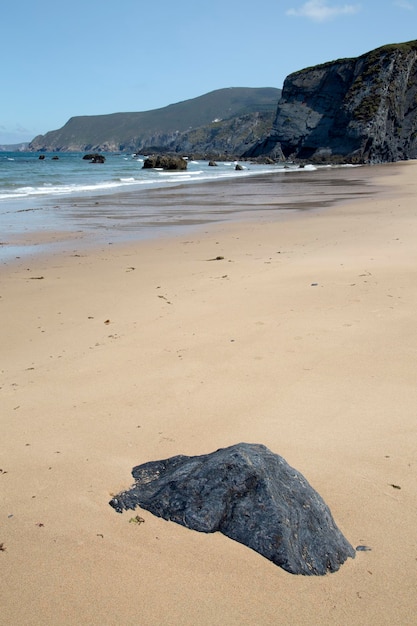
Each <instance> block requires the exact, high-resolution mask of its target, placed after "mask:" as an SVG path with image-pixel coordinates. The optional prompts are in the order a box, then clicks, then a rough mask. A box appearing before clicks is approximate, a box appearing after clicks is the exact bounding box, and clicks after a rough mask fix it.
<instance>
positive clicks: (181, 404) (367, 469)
mask: <svg viewBox="0 0 417 626" xmlns="http://www.w3.org/2000/svg"><path fill="white" fill-rule="evenodd" d="M362 169H363V172H364V173H363V174H360V175H363V176H364V177H366V176H367V177H369V179H370V180H371V181H372V183H373V184H374V185H375V188H377V189H378V191H375V193H371V194H363V195H360V194H359V195H358V197H357V198H356V199H355V200H353V201H350V202H341V203H339V204H336V205H335V206H329V205H331V198H330V200H329V198H326V202H324V200H323V204H326V205H327V206H326V207H325V208H320V197H317V198H316V203H315V205H314V210H310V211H309V210H306V211H288V212H282V214H281V215H279V216H278V215H277V214H275V213H274V214H272V213H270V214H268V213H265V214H264V215H263V217H262V218H260V219H259V220H254V219H252V220H251V221H244V219H240V221H239V222H233V221H228V222H227V223H222V224H210V225H206V226H201V228H200V229H199V230H195V231H193V232H187V234H186V235H180V236H176V237H166V236H164V237H160V238H158V239H155V240H152V241H139V242H131V243H129V244H125V245H121V244H117V245H116V244H115V245H108V244H103V245H101V246H100V247H99V248H94V249H89V248H87V247H86V246H81V245H80V247H77V240H76V238H74V239H73V240H71V242H70V244H69V245H68V247H67V248H66V249H65V248H64V249H63V250H62V251H60V252H57V253H55V254H53V255H50V256H48V257H46V256H38V257H30V258H22V259H20V260H14V261H13V262H12V261H10V262H8V263H7V264H5V265H3V267H2V268H1V285H0V319H1V322H2V323H1V325H0V345H1V352H0V354H1V365H0V371H1V382H0V406H1V409H0V411H1V422H0V423H1V430H2V435H1V438H0V495H1V507H0V547H1V550H0V567H1V572H2V582H1V585H0V606H1V610H0V623H1V624H4V625H5V626H6V625H11V624H13V625H16V626H17V625H22V626H23V625H25V626H26V625H27V626H29V625H39V624H42V625H43V626H46V625H54V626H57V625H80V624H82V625H95V624H106V625H107V624H108V625H116V624H117V625H118V624H129V625H132V626H133V625H136V624H141V625H152V626H153V625H155V626H156V625H180V624H181V625H195V624H200V625H218V624H224V625H227V626H229V625H230V626H232V625H241V624H248V625H254V624H259V625H273V624H294V625H298V624H300V625H302V624H310V625H311V624H317V625H319V624H320V625H323V624H329V625H330V624H332V625H333V624H338V625H348V624H349V625H352V624H355V625H363V626H365V625H366V626H368V625H370V624H375V625H388V624H389V625H391V626H392V625H393V624H398V625H401V626H406V625H412V624H416V623H417V617H416V616H417V593H416V586H417V535H416V515H417V489H416V469H417V419H416V407H417V384H416V355H417V335H416V324H415V316H416V310H417V281H416V268H417V246H416V241H417V210H416V196H417V183H416V180H417V176H416V174H417V162H415V161H414V162H404V163H398V164H390V165H387V166H382V167H377V168H375V169H373V168H362ZM365 171H366V173H365ZM358 175H359V174H357V173H356V174H355V176H358ZM220 196H221V194H219V197H220ZM222 197H223V202H224V204H225V206H226V207H227V195H226V196H222ZM270 201H271V202H272V199H271V200H270ZM263 202H264V204H265V206H266V205H267V204H268V200H267V198H266V197H265V198H264V199H263ZM241 441H244V442H250V443H262V444H264V445H266V446H267V447H268V448H270V449H271V450H272V451H273V452H276V453H277V454H280V455H281V456H283V457H284V458H285V459H286V460H287V462H288V463H289V464H290V465H292V466H293V467H295V468H296V469H297V470H299V471H300V472H301V473H302V474H304V476H305V477H306V478H307V480H308V481H309V482H310V483H311V484H312V486H313V487H314V488H315V489H316V490H317V491H318V492H319V493H320V495H321V496H322V497H323V499H324V500H325V501H326V503H327V504H328V506H329V507H330V509H331V511H332V514H333V516H334V518H335V520H336V522H337V524H338V526H339V528H340V529H341V530H342V532H343V533H344V535H345V536H346V538H347V539H348V540H349V541H350V542H351V544H352V545H353V546H354V547H356V546H358V545H366V546H368V547H369V548H371V549H370V550H369V551H366V552H357V553H356V557H355V559H348V561H347V562H346V563H345V564H344V565H343V566H342V567H341V569H340V570H339V571H338V572H337V573H334V574H329V575H327V576H324V577H314V576H313V577H303V576H294V575H291V574H288V573H286V572H285V571H283V570H282V569H280V568H279V567H277V566H276V565H274V564H273V563H271V562H270V561H268V560H267V559H265V558H263V557H262V556H260V555H259V554H257V553H256V552H254V551H252V550H250V549H249V548H247V547H245V546H243V545H240V544H239V543H236V542H234V541H232V540H230V539H228V538H226V537H224V536H222V535H221V534H219V533H216V534H202V533H198V532H195V531H192V530H189V529H186V528H184V527H182V526H179V525H177V524H174V523H172V522H166V521H164V520H161V519H159V518H157V517H154V516H153V515H151V514H150V513H148V512H146V511H143V510H140V509H138V510H137V511H136V512H135V513H134V514H132V513H131V512H127V513H123V514H122V515H119V514H117V513H116V512H115V511H114V510H113V509H112V508H111V507H110V506H109V505H108V502H109V500H110V498H111V497H112V495H113V494H116V493H118V492H119V491H121V490H123V489H127V488H129V487H130V486H131V484H132V482H133V480H132V478H131V470H132V468H133V467H134V466H135V465H138V464H140V463H144V462H146V461H150V460H156V459H164V458H167V457H170V456H173V455H177V454H186V455H197V454H204V453H208V452H212V451H214V450H216V449H218V448H221V447H225V446H228V445H231V444H234V443H238V442H241ZM136 513H138V514H139V515H140V516H141V517H142V518H143V519H144V520H145V521H144V523H142V524H140V525H138V524H134V523H130V521H129V520H131V518H132V517H133V516H134V515H136Z"/></svg>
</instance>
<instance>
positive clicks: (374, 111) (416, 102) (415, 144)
mask: <svg viewBox="0 0 417 626" xmlns="http://www.w3.org/2000/svg"><path fill="white" fill-rule="evenodd" d="M260 155H268V156H271V157H273V158H278V159H300V160H309V161H316V162H357V163H380V162H388V161H398V160H404V159H410V158H417V41H412V42H409V43H405V44H396V45H389V46H384V47H382V48H378V49H376V50H373V51H372V52H369V53H367V54H364V55H362V56H360V57H358V58H355V59H342V60H338V61H334V62H331V63H325V64H323V65H319V66H316V67H311V68H307V69H304V70H301V71H299V72H295V73H294V74H291V75H289V76H288V77H287V78H286V80H285V82H284V87H283V91H282V97H281V99H280V101H279V103H278V108H277V113H276V117H275V121H274V124H273V128H272V131H271V133H270V135H269V136H268V137H267V138H266V139H265V140H263V141H261V142H258V143H257V144H255V145H254V146H253V147H252V148H250V149H249V150H248V151H246V153H245V154H244V156H246V157H256V156H260Z"/></svg>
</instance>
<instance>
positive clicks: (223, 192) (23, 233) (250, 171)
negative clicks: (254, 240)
mask: <svg viewBox="0 0 417 626" xmlns="http://www.w3.org/2000/svg"><path fill="white" fill-rule="evenodd" d="M84 154H85V153H59V154H54V153H43V154H42V155H40V154H39V153H31V152H0V261H4V260H8V259H10V258H14V257H21V256H22V255H27V254H33V253H37V252H45V251H49V250H51V251H52V249H53V248H54V247H59V245H60V244H59V240H60V239H65V233H68V234H69V233H72V234H74V233H79V234H80V238H83V240H91V241H95V242H100V241H109V240H110V239H111V241H112V242H118V241H126V240H132V239H143V238H150V237H155V236H158V235H159V234H161V233H164V234H165V233H170V232H171V231H175V230H178V229H179V228H181V229H182V230H184V229H187V228H188V229H189V228H195V227H196V226H197V225H201V224H204V223H209V222H217V221H222V220H226V219H231V218H233V219H235V218H236V215H237V214H239V212H244V211H246V212H247V213H251V214H253V213H254V211H255V212H256V211H260V210H262V209H265V208H266V207H267V204H268V203H269V205H270V199H271V195H272V197H277V198H281V199H284V200H285V202H286V204H287V205H288V203H289V202H290V203H291V196H292V197H293V201H294V198H295V199H296V198H297V197H298V196H299V194H300V190H299V189H298V191H297V185H295V186H294V184H293V185H292V186H291V187H288V185H285V184H284V183H288V182H290V180H291V181H293V182H294V181H297V179H298V180H299V181H300V182H301V180H302V179H301V178H299V177H298V176H297V177H296V178H295V179H294V176H292V177H291V178H288V174H292V175H295V174H301V173H302V174H303V181H304V183H305V182H306V175H307V174H309V175H313V174H315V173H316V170H317V169H320V168H317V167H315V166H313V165H311V166H306V167H304V168H301V167H299V166H297V165H295V164H291V163H289V164H288V163H286V164H274V165H261V164H254V163H249V162H240V163H239V165H240V167H241V168H242V169H236V165H237V162H236V161H216V165H215V166H211V165H209V162H208V161H203V160H188V166H187V169H186V170H184V171H181V172H179V171H174V172H168V171H162V170H158V169H143V163H144V160H145V158H146V157H144V156H138V155H134V154H105V162H104V163H91V162H90V161H88V160H85V159H83V156H84ZM40 157H41V158H40ZM324 169H326V168H324ZM250 179H252V180H255V179H256V180H257V181H258V182H259V181H264V182H263V186H261V185H257V186H254V185H246V184H245V181H246V182H249V180H250ZM316 180H317V181H318V179H316ZM268 181H269V182H270V183H272V182H273V184H274V187H273V188H272V187H271V186H270V185H269V188H268V197H266V196H265V197H263V189H264V187H265V184H266V183H267V182H268ZM313 182H314V181H313ZM213 183H223V185H220V187H219V185H213ZM226 183H229V185H226V187H225V186H224V185H225V184H226ZM230 185H232V187H230ZM233 185H234V186H233ZM304 187H305V185H304ZM304 191H305V190H304ZM316 191H317V194H318V195H320V194H322V192H323V189H320V186H317V190H316ZM297 194H298V196H297ZM226 196H227V199H226ZM321 200H322V198H321ZM284 204H285V203H284ZM276 208H280V209H284V208H285V206H283V205H280V206H277V207H276ZM293 208H294V207H293ZM52 233H55V234H56V233H61V235H62V236H61V237H58V236H55V237H49V236H48V235H49V234H52Z"/></svg>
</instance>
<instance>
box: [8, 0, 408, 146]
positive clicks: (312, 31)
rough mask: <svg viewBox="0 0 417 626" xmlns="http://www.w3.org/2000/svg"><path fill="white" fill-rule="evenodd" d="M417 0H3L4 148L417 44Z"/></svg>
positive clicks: (269, 84)
mask: <svg viewBox="0 0 417 626" xmlns="http://www.w3.org/2000/svg"><path fill="white" fill-rule="evenodd" d="M416 18H417V0H308V1H306V0H258V1H256V0H233V1H231V0H176V1H173V0H156V1H155V2H153V1H152V0H118V2H115V1H114V0H13V1H12V0H5V1H4V3H2V8H1V17H0V34H1V48H2V54H1V61H0V81H1V83H0V84H1V99H0V143H15V142H20V141H26V140H30V139H32V138H33V137H34V136H35V135H37V134H44V133H45V132H47V131H48V130H55V129H57V128H60V127H61V126H63V125H64V124H65V122H66V121H67V120H68V119H69V118H70V117H72V116H74V115H96V114H103V113H114V112H119V111H146V110H149V109H155V108H159V107H163V106H166V105H168V104H172V103H175V102H179V101H181V100H187V99H189V98H194V97H197V96H200V95H202V94H204V93H207V92H209V91H212V90H214V89H220V88H222V87H282V84H283V82H284V79H285V77H286V76H287V75H288V74H290V73H291V72H293V71H296V70H299V69H302V68H304V67H309V66H311V65H316V64H318V63H324V62H326V61H331V60H334V59H338V58H344V57H355V56H358V55H360V54H363V53H364V52H368V51H369V50H372V49H374V48H377V47H379V46H382V45H385V44H388V43H399V42H404V41H410V40H413V39H417V29H416V25H417V19H416Z"/></svg>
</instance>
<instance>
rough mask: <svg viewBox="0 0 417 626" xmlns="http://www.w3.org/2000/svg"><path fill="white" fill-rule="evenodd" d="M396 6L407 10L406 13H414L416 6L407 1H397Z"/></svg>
mask: <svg viewBox="0 0 417 626" xmlns="http://www.w3.org/2000/svg"><path fill="white" fill-rule="evenodd" d="M394 6H396V7H399V8H400V9H405V10H406V11H414V5H413V4H412V3H411V2H407V0H396V2H394Z"/></svg>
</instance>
